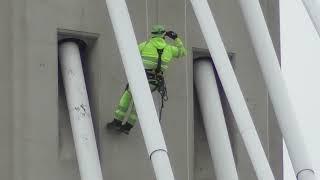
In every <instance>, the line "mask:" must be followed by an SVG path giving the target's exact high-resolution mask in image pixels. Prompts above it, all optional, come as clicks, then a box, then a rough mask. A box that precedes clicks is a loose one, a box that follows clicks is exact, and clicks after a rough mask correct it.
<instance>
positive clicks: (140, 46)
mask: <svg viewBox="0 0 320 180" xmlns="http://www.w3.org/2000/svg"><path fill="white" fill-rule="evenodd" d="M146 44H147V42H146V41H145V42H143V43H140V44H139V51H140V54H141V52H142V50H143V48H144V47H145V46H146Z"/></svg>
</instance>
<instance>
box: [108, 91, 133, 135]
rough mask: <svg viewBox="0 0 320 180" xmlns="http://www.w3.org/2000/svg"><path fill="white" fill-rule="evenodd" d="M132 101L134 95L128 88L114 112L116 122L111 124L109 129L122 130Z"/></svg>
mask: <svg viewBox="0 0 320 180" xmlns="http://www.w3.org/2000/svg"><path fill="white" fill-rule="evenodd" d="M131 101H132V95H131V92H130V91H129V89H128V88H127V89H126V90H125V91H124V93H123V94H122V96H121V98H120V102H119V104H118V106H117V108H116V110H115V112H114V120H113V121H112V122H111V123H108V124H107V127H108V128H116V129H118V128H120V127H121V125H122V122H123V120H124V118H125V116H126V113H127V111H128V109H129V106H130V104H131Z"/></svg>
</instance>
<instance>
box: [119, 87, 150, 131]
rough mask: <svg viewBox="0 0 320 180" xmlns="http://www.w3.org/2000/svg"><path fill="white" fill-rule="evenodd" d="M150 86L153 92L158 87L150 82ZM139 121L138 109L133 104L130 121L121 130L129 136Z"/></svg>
mask: <svg viewBox="0 0 320 180" xmlns="http://www.w3.org/2000/svg"><path fill="white" fill-rule="evenodd" d="M149 85H150V89H151V91H154V90H155V87H156V86H155V85H153V84H151V83H150V81H149ZM137 121H138V116H137V112H136V108H135V106H134V104H133V105H132V108H131V112H130V115H129V119H128V121H127V122H126V123H125V124H124V125H122V126H121V128H120V130H121V131H122V132H123V133H125V134H129V132H130V130H131V129H132V128H133V126H134V125H135V124H136V122H137Z"/></svg>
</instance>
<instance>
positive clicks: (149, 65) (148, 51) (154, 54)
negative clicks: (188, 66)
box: [139, 37, 186, 71]
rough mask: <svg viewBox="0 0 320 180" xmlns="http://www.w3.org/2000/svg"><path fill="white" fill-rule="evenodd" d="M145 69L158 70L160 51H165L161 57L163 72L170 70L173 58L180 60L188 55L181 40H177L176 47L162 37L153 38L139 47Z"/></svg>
mask: <svg viewBox="0 0 320 180" xmlns="http://www.w3.org/2000/svg"><path fill="white" fill-rule="evenodd" d="M139 50H140V53H141V56H142V59H143V64H144V67H145V69H156V68H157V64H158V57H159V53H158V50H163V52H162V55H161V69H162V71H164V70H167V69H168V65H169V64H170V62H171V60H172V59H173V58H179V57H181V56H184V55H185V54H186V49H185V48H184V47H183V43H182V41H181V40H180V39H179V38H176V39H175V43H174V45H171V44H168V43H167V42H166V40H165V39H164V38H162V37H153V38H151V39H150V40H148V41H145V42H143V43H141V44H140V45H139Z"/></svg>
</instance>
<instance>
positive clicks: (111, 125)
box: [107, 119, 122, 130]
mask: <svg viewBox="0 0 320 180" xmlns="http://www.w3.org/2000/svg"><path fill="white" fill-rule="evenodd" d="M121 127H122V121H120V120H118V119H114V120H113V121H112V122H110V123H108V124H107V129H115V130H120V128H121Z"/></svg>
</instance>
